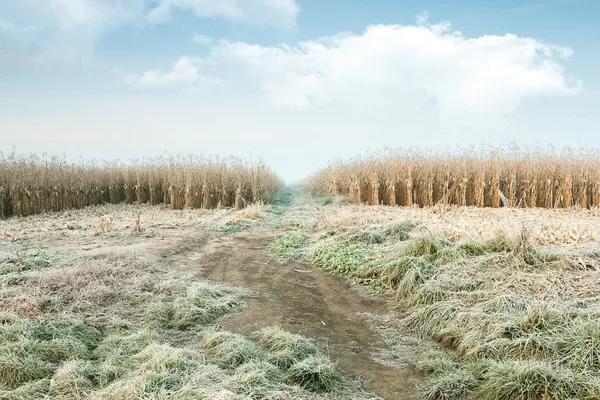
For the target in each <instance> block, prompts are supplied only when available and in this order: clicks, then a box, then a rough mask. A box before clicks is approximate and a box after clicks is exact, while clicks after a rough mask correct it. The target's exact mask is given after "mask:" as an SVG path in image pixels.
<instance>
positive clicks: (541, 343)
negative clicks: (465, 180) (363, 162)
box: [270, 197, 600, 400]
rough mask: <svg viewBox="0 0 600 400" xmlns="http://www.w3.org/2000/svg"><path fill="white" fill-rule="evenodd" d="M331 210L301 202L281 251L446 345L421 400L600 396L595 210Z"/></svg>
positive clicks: (425, 366) (428, 359) (428, 365)
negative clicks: (343, 281) (377, 300)
mask: <svg viewBox="0 0 600 400" xmlns="http://www.w3.org/2000/svg"><path fill="white" fill-rule="evenodd" d="M322 204H323V203H322V202H321V201H320V199H318V200H316V201H315V200H311V199H310V198H308V197H304V198H302V199H301V200H300V201H299V203H298V204H297V206H292V208H291V209H290V211H289V213H288V215H286V216H285V217H284V221H283V222H284V223H285V222H286V221H287V223H288V224H289V223H292V222H294V224H295V226H296V227H297V229H296V231H295V232H294V233H293V235H289V234H288V235H286V236H283V237H282V238H280V239H277V240H276V241H275V242H273V243H271V245H270V246H271V248H272V249H283V250H282V251H279V252H276V254H278V256H280V257H281V256H282V255H289V254H292V255H293V256H294V257H296V258H298V257H301V258H303V259H305V260H308V261H310V262H311V263H312V264H313V265H314V266H316V267H319V268H323V269H326V270H328V271H330V272H331V273H333V274H336V275H340V276H344V277H346V278H347V279H348V280H350V281H351V282H353V283H360V284H364V285H368V286H370V287H371V288H373V289H374V290H377V291H383V292H388V293H391V294H393V296H394V298H395V300H396V304H397V306H398V307H399V308H400V309H402V310H404V312H405V313H406V315H407V317H406V320H405V326H406V328H407V329H409V330H410V331H412V332H414V333H416V334H417V335H420V336H421V337H423V338H428V339H433V340H435V341H437V342H438V343H439V345H440V348H441V349H440V350H436V351H429V352H426V353H425V354H423V357H422V361H421V362H420V363H419V365H418V367H419V369H420V370H421V371H423V372H424V373H425V374H426V375H427V380H426V382H425V384H424V385H423V386H422V388H421V389H422V391H421V394H422V398H425V399H436V400H437V399H451V400H454V399H456V400H458V399H494V400H512V399H522V400H530V399H531V400H533V399H556V400H558V399H588V400H591V399H596V398H598V396H599V395H600V386H599V385H600V374H599V373H598V366H597V364H598V360H599V359H600V358H599V355H600V336H598V333H599V332H600V330H599V325H598V322H597V321H598V315H599V314H598V313H599V310H600V291H599V290H598V288H597V286H598V285H597V283H598V281H599V280H600V248H599V247H598V242H597V239H596V238H597V234H598V223H597V219H598V215H596V214H595V212H594V211H593V210H585V209H569V210H553V209H497V210H494V209H489V208H488V209H483V208H464V207H456V206H436V207H425V208H391V207H367V206H357V205H341V204H340V203H339V202H336V201H331V202H327V204H326V205H322ZM583 231H587V232H588V233H587V234H586V235H582V234H581V232H583ZM575 232H577V233H575ZM297 238H303V239H302V241H301V242H300V241H299V240H297ZM290 243H291V244H290ZM290 247H291V248H292V249H293V250H294V252H293V253H289V251H288V248H290ZM298 252H301V254H300V255H298Z"/></svg>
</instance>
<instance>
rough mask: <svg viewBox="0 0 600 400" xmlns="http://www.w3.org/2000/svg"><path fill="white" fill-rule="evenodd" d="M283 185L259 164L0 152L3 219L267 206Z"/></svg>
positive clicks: (231, 160)
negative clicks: (151, 208)
mask: <svg viewBox="0 0 600 400" xmlns="http://www.w3.org/2000/svg"><path fill="white" fill-rule="evenodd" d="M281 185H282V182H281V180H280V179H279V178H278V177H277V175H275V174H274V173H273V172H272V171H271V170H269V169H268V168H267V167H265V165H264V164H263V163H262V162H260V163H258V164H255V165H252V164H250V165H249V164H248V163H247V162H244V161H243V160H240V159H236V158H228V159H209V158H203V157H200V156H185V157H184V156H170V157H164V158H162V157H158V158H152V159H146V160H142V161H136V162H133V163H131V164H123V163H120V162H112V163H107V162H103V163H97V162H92V163H79V164H77V163H69V162H67V161H66V160H65V159H63V158H59V157H51V158H47V157H39V156H35V155H29V156H23V155H17V154H9V155H6V156H5V155H3V154H1V153H0V217H2V218H7V217H9V216H27V215H32V214H38V213H44V212H51V211H63V210H69V209H77V208H83V207H87V206H93V205H100V204H107V203H112V204H118V203H128V204H130V203H150V204H167V205H170V206H171V207H172V208H173V209H182V208H184V207H189V208H207V209H208V208H216V207H235V208H243V207H245V206H246V205H247V204H249V203H254V202H259V201H262V202H268V201H269V200H270V199H271V197H272V195H273V193H274V192H275V190H277V188H278V187H279V186H281Z"/></svg>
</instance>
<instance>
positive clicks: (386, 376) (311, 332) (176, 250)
mask: <svg viewBox="0 0 600 400" xmlns="http://www.w3.org/2000/svg"><path fill="white" fill-rule="evenodd" d="M275 235H277V233H275V232H265V231H249V232H239V233H211V234H206V235H204V236H201V237H197V238H194V239H192V238H189V239H181V240H180V241H179V242H178V243H177V244H176V245H175V246H174V247H172V248H171V249H170V250H166V251H165V252H163V253H162V256H163V257H166V258H168V259H169V261H170V262H171V263H172V265H173V266H174V267H176V268H178V269H181V270H185V271H186V272H191V273H193V274H194V275H195V276H197V277H199V278H202V279H206V280H210V281H213V282H218V283H223V284H226V285H229V286H239V287H243V288H246V289H249V290H250V291H251V294H250V295H249V296H248V298H247V299H246V303H247V308H246V309H245V310H244V311H243V312H242V313H240V314H237V315H235V316H232V317H230V318H229V319H228V320H227V322H226V328H227V329H228V330H230V331H232V332H235V333H240V334H243V335H249V334H251V333H252V332H254V331H256V330H259V329H261V328H264V327H267V326H279V327H281V328H282V329H285V330H288V331H290V332H295V333H301V334H303V335H305V336H307V337H310V338H313V339H315V340H316V341H317V342H318V343H319V344H320V345H321V346H323V347H325V348H326V349H327V350H328V352H329V355H330V357H331V358H332V359H333V360H334V361H337V363H338V366H339V367H340V369H341V370H342V371H344V372H345V373H347V374H349V375H351V376H353V377H355V378H358V379H361V380H363V381H364V382H365V385H364V387H365V389H366V390H368V391H370V392H373V393H376V394H377V395H379V396H381V397H382V398H384V399H410V398H412V395H413V394H414V392H415V385H416V384H417V383H418V382H419V377H418V374H417V373H416V371H415V369H414V367H413V366H412V360H413V357H412V354H411V352H412V351H414V348H411V346H404V347H402V346H400V347H396V346H395V343H396V342H397V341H402V338H400V337H399V336H398V337H390V336H389V335H390V334H389V333H385V332H394V333H393V335H400V334H401V331H398V330H395V329H386V328H389V321H397V318H396V317H395V316H394V315H393V313H391V311H390V310H391V307H390V306H389V305H388V304H387V302H386V299H385V298H384V297H383V296H373V295H368V294H366V291H365V290H363V289H364V288H360V287H354V286H349V285H348V284H347V283H346V282H345V281H344V280H343V279H341V278H337V277H333V276H331V275H329V274H328V273H326V272H324V271H321V270H318V269H313V268H312V267H310V266H307V265H305V264H301V263H296V262H285V263H280V262H278V261H276V260H274V259H273V258H272V257H270V256H269V255H268V254H267V253H266V252H265V250H264V249H265V248H266V246H267V243H268V241H269V239H271V238H273V237H275ZM365 316H367V317H366V318H365ZM382 320H384V321H387V322H385V325H386V326H385V327H383V328H384V329H381V328H382V327H381V326H377V325H378V323H377V321H382ZM382 355H383V356H382ZM382 358H383V359H393V362H392V363H389V362H382V361H381V360H382Z"/></svg>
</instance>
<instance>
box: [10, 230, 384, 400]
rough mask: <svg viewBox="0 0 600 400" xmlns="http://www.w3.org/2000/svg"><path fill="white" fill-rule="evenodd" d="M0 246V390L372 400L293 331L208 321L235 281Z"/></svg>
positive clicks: (101, 257)
mask: <svg viewBox="0 0 600 400" xmlns="http://www.w3.org/2000/svg"><path fill="white" fill-rule="evenodd" d="M35 239H36V238H35V237H34V238H32V239H31V240H30V241H27V243H23V242H22V241H6V242H5V243H3V246H2V247H1V248H0V310H1V311H0V398H1V399H11V400H12V399H15V400H17V399H19V400H20V399H32V400H35V399H40V400H41V399H48V398H52V399H62V400H81V399H90V400H92V399H93V400H96V399H98V400H99V399H114V400H136V399H154V400H175V399H248V400H249V399H291V398H293V399H307V400H308V399H311V400H326V399H355V400H367V399H375V398H376V397H375V396H371V395H369V394H366V393H364V392H362V391H361V390H360V389H359V387H358V385H357V384H356V383H354V382H351V381H348V380H347V379H345V378H343V377H342V376H341V375H340V372H339V371H338V370H337V368H336V367H335V365H334V364H333V363H332V362H331V361H330V360H329V359H328V358H327V357H326V356H325V355H324V353H323V352H322V351H321V350H320V349H319V348H318V347H317V345H316V344H314V343H313V342H312V341H311V340H308V339H306V338H304V337H302V336H299V335H294V334H291V333H288V332H284V331H282V330H280V329H276V328H268V329H265V330H262V331H259V332H256V333H255V334H254V335H253V336H251V337H249V338H247V337H244V336H240V335H236V334H233V333H230V332H226V331H222V330H220V328H219V327H220V326H221V325H222V321H223V319H224V318H226V317H227V316H229V315H231V314H232V313H235V312H239V311H240V310H242V309H243V307H244V304H243V302H242V301H241V297H242V295H243V294H244V293H245V292H244V291H243V290H241V289H234V288H228V287H223V286H219V285H214V284H209V283H206V282H202V281H198V280H196V279H195V278H194V277H193V276H188V275H183V274H180V273H176V272H173V271H168V270H166V269H164V268H163V267H161V266H160V265H157V264H155V263H151V262H147V261H145V260H144V259H142V258H139V257H133V256H116V255H111V254H106V253H102V254H97V255H92V256H83V255H80V254H78V253H74V252H62V253H57V252H52V251H33V250H32V247H33V246H34V245H35V243H36V242H35Z"/></svg>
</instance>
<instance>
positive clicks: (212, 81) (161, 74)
mask: <svg viewBox="0 0 600 400" xmlns="http://www.w3.org/2000/svg"><path fill="white" fill-rule="evenodd" d="M124 82H125V83H127V84H130V85H139V86H146V87H166V88H173V87H182V86H184V87H189V86H192V85H220V84H222V83H223V82H222V81H221V80H220V79H218V78H214V77H211V76H206V75H202V74H200V72H199V71H198V66H197V65H196V63H195V60H194V59H192V58H188V57H182V58H180V59H179V60H178V61H177V62H176V63H175V64H174V65H173V67H172V68H171V69H170V70H168V71H165V70H157V69H154V70H148V71H145V72H143V73H141V74H139V75H128V76H126V77H125V80H124Z"/></svg>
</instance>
